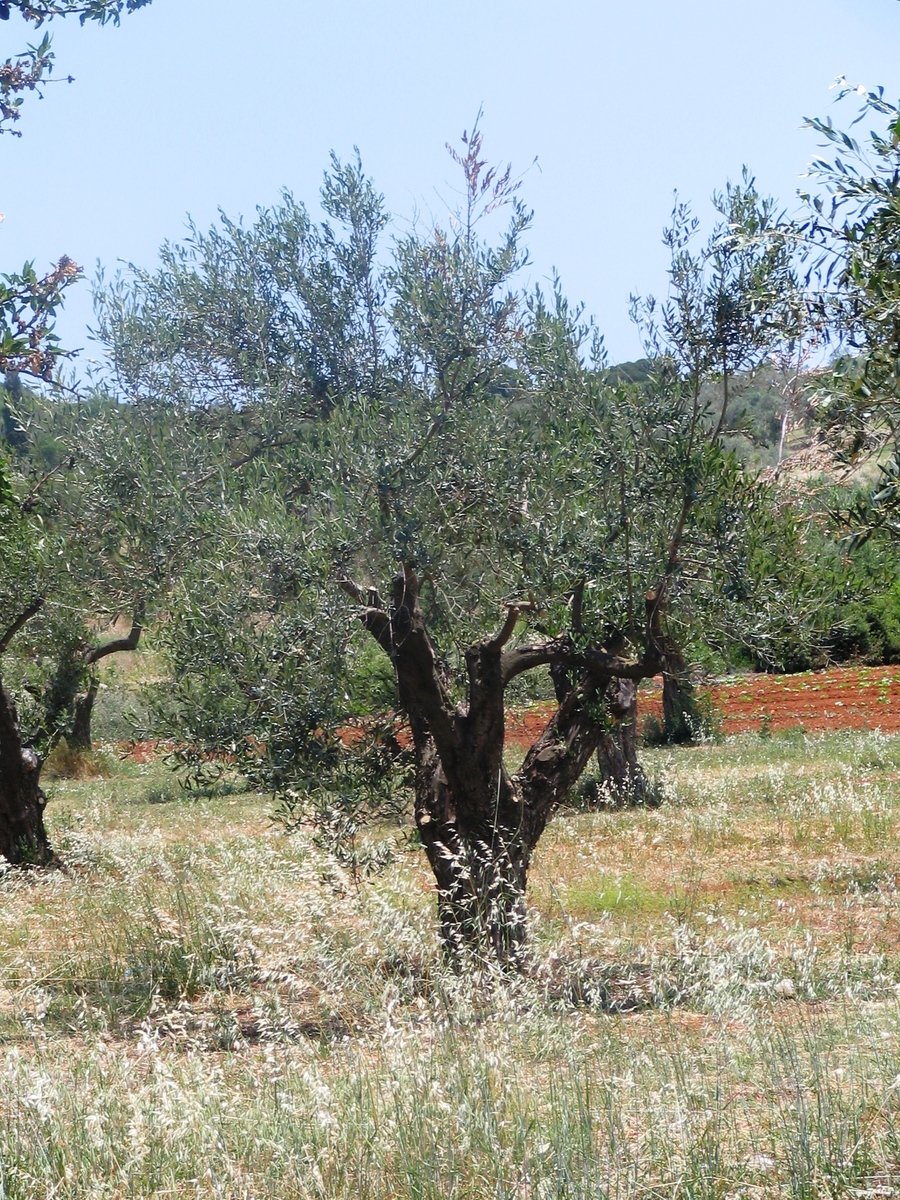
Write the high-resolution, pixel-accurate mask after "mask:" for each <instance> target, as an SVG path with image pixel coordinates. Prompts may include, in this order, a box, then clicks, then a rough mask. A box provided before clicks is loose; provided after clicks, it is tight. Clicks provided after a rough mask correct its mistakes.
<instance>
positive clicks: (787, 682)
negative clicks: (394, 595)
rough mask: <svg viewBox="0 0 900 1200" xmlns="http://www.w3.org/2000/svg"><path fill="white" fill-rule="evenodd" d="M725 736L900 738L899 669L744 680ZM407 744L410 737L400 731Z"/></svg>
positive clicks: (136, 756) (133, 751)
mask: <svg viewBox="0 0 900 1200" xmlns="http://www.w3.org/2000/svg"><path fill="white" fill-rule="evenodd" d="M706 691H707V692H708V693H709V696H710V698H711V701H712V706H713V710H714V712H715V713H717V714H718V716H719V717H720V719H721V721H722V728H723V730H724V732H725V733H746V732H753V733H758V732H759V731H760V730H761V729H768V730H770V731H771V732H773V733H775V732H777V731H779V730H784V729H803V730H806V732H807V733H823V732H827V731H830V730H831V731H833V730H839V729H880V730H881V731H882V732H883V733H900V666H891V667H837V668H834V669H832V670H830V671H807V672H805V673H804V674H802V675H740V676H737V677H736V678H732V679H730V680H727V681H726V682H723V683H714V684H712V685H711V686H710V687H709V688H707V689H706ZM551 711H552V708H551V706H549V705H535V706H534V707H533V708H528V709H525V710H524V711H521V712H511V713H509V714H508V715H507V724H506V741H507V743H508V744H511V745H517V746H521V747H523V748H525V747H528V746H530V745H531V744H532V742H533V741H534V740H535V738H537V736H538V735H539V734H540V733H541V731H542V730H543V728H544V726H545V725H546V723H547V720H548V719H549V717H550V713H551ZM649 716H655V717H656V718H657V719H658V720H661V718H662V680H661V679H651V680H648V681H647V682H645V683H643V684H642V685H641V690H640V692H639V694H638V723H639V725H642V724H643V722H644V720H645V719H646V718H647V717H649ZM363 726H364V723H363V722H355V723H354V724H353V725H349V726H348V727H347V729H346V730H344V731H343V732H342V736H343V737H344V740H345V741H346V742H348V743H352V742H353V741H355V740H356V739H358V738H359V737H361V736H362V731H363ZM396 734H397V738H398V741H399V742H400V743H401V745H405V744H407V741H408V738H409V734H408V732H407V731H406V730H405V729H404V728H402V727H399V728H398V729H397V730H396ZM164 749H166V747H164V746H162V745H161V744H160V743H158V742H133V743H129V744H128V745H127V746H124V747H122V750H123V754H124V755H125V756H127V757H130V758H132V759H133V760H134V761H136V762H147V761H148V760H149V759H152V758H155V757H156V756H157V755H158V754H160V753H161V752H162V751H163V750H164Z"/></svg>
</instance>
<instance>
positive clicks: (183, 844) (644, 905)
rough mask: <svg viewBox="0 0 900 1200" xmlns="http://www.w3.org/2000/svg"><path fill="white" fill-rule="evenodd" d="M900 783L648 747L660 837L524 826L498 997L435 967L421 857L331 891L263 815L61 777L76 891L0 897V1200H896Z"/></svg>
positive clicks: (628, 824) (579, 822)
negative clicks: (515, 911)
mask: <svg viewBox="0 0 900 1200" xmlns="http://www.w3.org/2000/svg"><path fill="white" fill-rule="evenodd" d="M898 767H900V741H898V740H897V739H893V740H892V739H889V738H885V737H882V736H879V735H852V736H834V737H828V738H819V739H813V738H801V737H794V738H791V739H779V738H775V739H771V740H769V741H766V742H762V741H759V740H758V739H755V738H744V739H738V740H735V741H732V742H729V743H726V744H725V745H723V746H710V747H701V748H699V749H697V750H687V751H679V752H657V754H656V755H655V756H653V758H652V769H653V770H655V771H656V772H657V773H658V774H659V776H660V778H661V781H662V784H663V786H664V788H665V791H666V795H667V798H668V799H667V803H666V804H665V805H664V806H663V807H662V808H661V809H659V810H655V811H647V812H633V813H625V814H612V813H572V814H564V815H562V816H561V817H560V818H559V819H558V820H557V821H556V822H555V823H554V824H553V826H552V827H551V829H550V830H549V831H548V833H547V835H546V839H545V841H544V843H543V844H542V846H541V848H540V852H539V855H538V858H537V861H536V863H535V867H534V872H533V879H532V896H531V898H532V903H533V915H534V924H535V945H536V966H535V970H534V971H533V973H532V977H531V978H529V979H525V980H517V981H512V982H510V981H503V980H498V979H491V978H490V977H489V976H487V975H484V974H483V973H482V975H481V977H480V978H479V979H477V980H474V979H460V978H456V977H454V976H452V975H448V974H447V973H446V972H445V971H444V970H443V968H442V967H441V964H440V961H439V956H438V954H437V948H436V944H435V932H434V917H433V911H432V910H433V900H432V895H431V883H430V879H429V877H428V875H427V872H426V871H425V869H424V868H423V864H422V862H421V859H420V857H419V855H418V853H417V852H416V851H415V850H406V849H403V848H402V846H400V847H398V851H397V857H396V859H395V863H394V865H393V867H391V869H390V871H389V873H388V874H386V875H384V876H382V877H381V878H380V879H378V880H376V881H375V882H374V883H373V884H371V885H368V886H366V887H363V888H362V889H361V890H360V891H357V890H356V889H355V888H354V887H353V886H352V884H351V882H350V881H348V880H346V879H345V878H343V877H342V876H341V873H340V871H339V870H338V869H337V868H336V867H335V866H334V864H331V863H329V862H328V861H327V860H326V859H325V858H323V856H322V855H321V853H320V852H319V851H318V850H316V849H315V847H314V846H313V844H312V842H311V841H310V839H309V838H308V837H306V836H305V835H304V834H302V833H301V834H296V835H291V836H288V835H286V834H285V833H283V832H282V831H281V830H280V829H278V828H277V827H276V826H273V825H272V824H271V822H270V821H269V819H268V807H267V804H266V802H265V801H264V800H263V799H261V798H259V797H255V796H248V795H241V794H222V795H214V796H205V797H199V798H196V797H195V798H189V797H186V796H183V795H182V794H180V793H179V792H178V791H177V790H173V787H172V784H171V781H170V780H169V778H168V777H167V776H166V775H165V773H164V769H163V768H162V767H161V766H160V765H159V764H148V765H146V766H143V767H139V766H137V765H135V764H123V765H121V766H120V768H119V770H118V772H117V773H116V774H115V775H114V776H113V777H111V778H108V779H90V780H80V781H72V782H69V783H66V784H61V783H60V784H54V788H53V796H54V799H53V803H52V805H51V807H50V809H48V815H49V816H50V819H51V826H52V829H53V833H54V836H55V839H56V841H57V843H58V844H59V846H60V848H61V849H62V850H63V852H64V853H65V855H66V858H67V860H68V862H69V864H70V871H69V873H68V874H67V875H60V874H56V875H53V876H48V877H44V878H38V879H34V878H31V879H17V878H12V877H11V876H7V877H6V878H5V879H3V880H2V881H0V889H2V895H3V904H2V907H0V967H2V974H0V1039H2V1042H3V1059H2V1063H0V1110H2V1112H3V1113H4V1115H5V1120H2V1121H0V1196H2V1197H23V1198H24V1197H28V1198H29V1200H32V1198H33V1197H37V1196H45V1195H47V1196H49V1195H53V1196H60V1197H101V1196H102V1197H120V1196H121V1197H125V1196H172V1197H195V1196H203V1197H206V1196H209V1197H214V1196H221V1197H228V1198H229V1200H231V1198H233V1197H259V1196H272V1197H301V1196H302V1197H307V1196H320V1197H323V1198H325V1197H328V1198H329V1200H332V1198H340V1197H344V1196H346V1197H350V1196H362V1197H372V1198H375V1197H379V1198H381V1197H407V1196H416V1197H435V1198H437V1197H440V1198H441V1200H445V1198H447V1197H471V1198H473V1200H474V1198H475V1197H479V1198H480V1197H498V1198H499V1197H504V1198H506V1197H508V1198H510V1200H512V1198H516V1200H519V1198H522V1200H525V1198H529V1200H531V1198H533V1197H534V1198H537V1197H547V1198H549V1197H578V1198H581V1197H584V1198H585V1200H587V1198H588V1197H591V1198H601V1197H607V1198H612V1197H616V1198H617V1200H625V1198H626V1197H627V1198H632V1197H633V1198H634V1200H637V1198H638V1197H641V1198H647V1197H649V1198H651V1200H653V1198H656V1200H663V1198H670V1197H671V1198H673V1200H674V1198H675V1197H679V1198H684V1197H691V1198H704V1200H705V1198H709V1200H712V1198H725V1197H732V1198H734V1200H737V1198H738V1197H743V1198H744V1200H753V1198H758V1200H765V1198H767V1197H782V1196H783V1197H798V1198H801V1197H809V1198H813V1197H854V1198H862V1197H871V1198H873V1200H874V1198H875V1197H889V1196H893V1195H897V1194H900V1060H898V1050H897V1048H898V1045H900V1004H898V1001H900V955H898V945H900V903H898V888H897V881H898V871H900V861H898V853H897V845H898V840H900V839H898V837H897V834H898V819H900V803H898V799H900V784H898V774H900V771H898ZM372 836H373V837H375V838H392V837H394V836H395V831H393V830H390V829H381V830H376V831H373V833H372Z"/></svg>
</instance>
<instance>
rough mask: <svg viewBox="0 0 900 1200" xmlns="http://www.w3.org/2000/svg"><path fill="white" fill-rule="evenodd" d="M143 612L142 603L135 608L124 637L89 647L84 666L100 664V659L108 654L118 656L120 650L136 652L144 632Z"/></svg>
mask: <svg viewBox="0 0 900 1200" xmlns="http://www.w3.org/2000/svg"><path fill="white" fill-rule="evenodd" d="M144 610H145V606H144V603H143V601H142V602H141V603H140V604H138V605H137V606H136V607H135V610H134V617H133V618H132V621H131V629H130V630H129V631H128V633H127V634H126V635H125V637H120V638H111V639H110V640H109V641H108V642H101V643H100V645H99V646H91V648H90V649H89V650H87V651H85V655H84V661H85V663H86V665H87V666H89V667H90V666H92V665H93V664H94V663H97V662H100V660H101V659H102V658H106V657H107V656H108V655H110V654H118V653H119V652H120V651H121V650H137V648H138V642H139V641H140V640H141V634H142V633H143V632H144Z"/></svg>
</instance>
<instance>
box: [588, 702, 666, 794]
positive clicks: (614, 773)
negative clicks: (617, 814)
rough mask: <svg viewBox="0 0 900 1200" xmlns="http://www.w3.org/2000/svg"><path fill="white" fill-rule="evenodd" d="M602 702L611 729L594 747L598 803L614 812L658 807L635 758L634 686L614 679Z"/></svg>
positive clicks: (636, 757)
mask: <svg viewBox="0 0 900 1200" xmlns="http://www.w3.org/2000/svg"><path fill="white" fill-rule="evenodd" d="M605 700H606V707H607V711H608V713H609V718H610V726H611V727H610V728H608V729H606V730H604V732H603V735H602V737H601V738H600V744H599V746H598V747H597V766H598V768H599V772H600V782H599V787H598V794H597V800H598V802H599V803H601V804H608V805H610V806H612V807H613V808H631V807H639V806H641V805H653V804H657V803H658V797H657V795H656V792H655V790H654V788H653V786H652V784H651V783H650V780H649V779H648V778H647V773H646V772H645V770H644V768H643V767H642V766H641V764H640V762H639V761H638V756H637V719H638V711H637V683H636V682H635V681H634V680H633V679H613V680H612V682H611V683H610V685H609V687H608V688H607V689H606V695H605Z"/></svg>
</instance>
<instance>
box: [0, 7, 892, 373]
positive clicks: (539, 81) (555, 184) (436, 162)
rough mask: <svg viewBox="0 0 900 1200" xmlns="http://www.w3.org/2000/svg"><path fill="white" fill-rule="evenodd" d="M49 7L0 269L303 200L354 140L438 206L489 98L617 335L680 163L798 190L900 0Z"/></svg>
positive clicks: (556, 244)
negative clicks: (121, 15) (840, 79)
mask: <svg viewBox="0 0 900 1200" xmlns="http://www.w3.org/2000/svg"><path fill="white" fill-rule="evenodd" d="M52 28H53V29H54V30H55V33H54V46H55V50H56V53H57V61H58V67H57V70H58V73H59V74H60V75H65V74H72V75H74V76H75V77H76V82H75V83H73V84H72V85H67V84H65V83H56V84H54V85H53V86H51V87H49V88H48V89H47V94H46V98H45V99H44V100H43V101H38V100H37V99H29V100H27V101H26V105H25V109H24V115H23V119H22V121H21V124H20V127H21V129H22V131H23V134H24V136H23V137H22V138H21V139H18V138H17V139H14V138H11V137H9V136H3V137H2V138H0V154H2V163H3V170H2V172H0V211H2V212H3V213H4V214H5V221H4V222H3V224H2V225H0V269H2V270H15V269H18V268H19V267H20V266H21V264H22V262H23V261H24V260H25V259H33V260H35V265H36V267H38V268H42V267H45V266H48V265H49V264H50V263H51V262H52V261H54V260H55V259H57V258H58V257H59V256H60V255H61V254H63V253H66V254H69V255H70V256H71V257H72V258H74V259H75V260H76V261H77V262H79V263H80V264H81V265H82V266H83V267H84V268H85V269H86V271H87V273H88V275H89V277H92V276H93V274H94V269H95V264H96V262H97V261H98V260H99V261H100V262H102V263H103V264H104V265H105V266H106V267H107V269H110V268H114V267H115V265H116V263H117V261H119V260H125V261H132V262H135V263H137V264H139V265H142V266H149V265H152V263H153V262H154V260H155V255H156V250H157V248H158V246H159V244H160V242H161V241H163V240H164V239H176V240H177V239H178V238H180V237H181V236H182V234H183V232H184V218H185V214H186V213H191V214H192V215H193V216H194V217H195V218H196V219H197V220H198V221H199V222H200V223H201V224H207V223H209V222H211V221H213V220H214V219H215V216H216V212H217V209H219V208H220V207H221V208H222V209H224V210H225V211H226V212H228V213H229V214H230V215H232V216H235V215H237V214H240V213H245V214H252V212H253V209H254V208H255V207H256V206H257V205H259V204H262V205H266V204H270V203H273V202H275V201H277V199H278V196H279V193H280V191H281V189H282V188H283V187H287V188H290V189H291V190H292V191H293V192H294V194H295V195H296V196H297V197H298V198H300V199H305V200H310V201H314V200H315V196H316V193H317V190H318V186H319V181H320V179H321V174H322V170H323V168H324V166H325V164H326V162H327V159H328V153H329V151H330V150H331V149H334V150H335V151H337V153H338V154H339V155H341V156H346V155H348V154H350V153H351V152H352V149H353V146H354V145H357V146H359V148H360V151H361V153H362V157H363V162H364V165H365V166H366V168H367V169H368V171H369V172H370V174H371V175H372V176H373V177H374V179H375V181H376V183H377V185H378V186H379V187H380V189H381V190H382V191H383V192H384V193H385V195H386V197H387V201H388V204H389V206H390V208H391V210H392V212H394V213H395V214H396V215H397V216H398V218H401V219H402V218H408V217H409V216H411V215H412V214H413V213H414V212H415V211H416V210H418V211H419V212H420V213H425V214H427V213H429V212H434V213H436V214H440V213H441V212H442V211H443V206H444V202H445V200H447V199H452V196H453V187H454V186H455V180H454V176H453V167H452V164H451V163H450V161H449V159H448V157H447V154H446V151H445V149H444V143H445V142H446V141H448V140H455V139H456V138H457V137H458V135H459V134H460V133H461V132H462V130H463V129H464V128H465V127H467V126H470V125H471V122H472V118H473V116H474V114H475V113H476V112H477V110H478V108H479V106H483V108H484V114H485V115H484V120H483V126H482V127H483V129H484V132H485V148H486V150H487V152H488V154H489V156H490V157H492V158H496V159H497V160H503V161H504V162H505V161H511V162H512V164H513V166H514V168H515V169H517V170H521V171H525V172H526V175H525V182H524V196H525V199H526V200H527V202H528V203H529V205H530V206H531V207H533V208H534V210H535V222H534V229H533V233H532V235H531V238H530V245H531V253H532V259H533V264H534V265H533V268H532V274H533V276H534V278H542V277H544V276H549V274H550V272H551V270H552V268H553V267H557V268H558V269H559V271H560V273H561V275H562V277H563V281H564V285H565V288H566V291H567V292H568V294H569V295H570V296H572V297H573V298H580V299H583V300H584V302H585V303H586V305H587V307H588V309H589V311H590V312H592V313H593V314H594V315H595V316H596V318H597V320H598V322H599V325H600V327H601V329H602V330H603V331H604V333H605V336H606V341H607V346H608V348H609V351H610V355H611V358H612V359H613V360H614V361H616V360H622V359H626V358H633V357H637V356H638V354H639V353H640V347H639V343H638V339H637V336H636V334H635V333H634V331H633V330H632V329H631V326H630V325H629V322H628V317H627V305H628V295H629V293H630V292H632V291H639V292H644V293H646V292H650V291H652V292H655V293H656V294H660V293H662V292H664V290H665V268H666V258H665V251H664V249H663V246H662V245H661V242H660V233H661V230H662V228H663V226H664V224H665V222H666V219H667V215H668V213H669V211H670V209H671V204H672V193H673V189H675V188H677V189H678V190H679V192H680V194H681V195H682V196H683V197H684V198H687V199H691V200H693V201H695V202H697V207H698V210H700V211H705V201H706V200H707V199H708V197H709V195H710V193H711V192H712V191H713V190H714V189H715V188H719V187H721V186H722V185H723V184H724V182H725V181H726V180H727V179H729V178H736V177H737V176H738V174H739V172H740V169H741V166H742V164H743V163H747V164H748V165H749V166H750V167H751V168H752V169H753V171H754V172H755V173H756V176H757V179H758V181H759V184H760V186H761V188H762V189H763V190H765V191H767V192H770V193H772V194H774V195H776V196H778V197H779V198H782V199H783V200H784V201H785V203H786V204H790V203H791V202H792V198H793V197H794V195H795V193H796V190H797V188H798V186H799V185H800V184H801V176H802V173H803V171H804V170H805V168H806V165H807V163H808V162H809V160H810V158H811V157H812V156H813V155H814V153H815V149H816V144H815V139H814V137H813V136H812V135H811V134H810V132H809V131H805V130H803V129H802V119H803V117H804V116H813V115H816V116H819V115H825V114H828V113H830V112H831V113H832V115H833V116H834V118H835V120H836V121H840V120H844V121H846V122H849V120H850V119H851V117H852V116H853V115H855V113H854V111H853V110H852V108H851V107H849V106H848V105H847V103H846V102H845V104H844V105H842V106H841V108H838V109H837V110H834V111H833V99H834V94H833V93H832V92H829V90H828V88H829V84H830V83H831V82H832V81H833V80H834V79H835V78H836V77H837V76H838V75H841V74H844V75H846V76H847V77H848V79H850V80H851V81H853V82H854V83H857V82H861V83H863V84H865V85H867V86H875V85H877V84H882V85H884V87H885V89H886V91H887V92H888V93H889V95H890V96H891V97H892V98H896V97H897V96H898V95H900V4H898V2H897V0H818V2H814V0H755V2H754V3H752V4H751V3H746V2H744V3H741V2H740V0H684V2H683V3H681V4H675V3H670V2H669V0H631V2H630V3H622V2H620V0H615V2H612V0H593V3H591V2H589V0H557V3H556V4H555V5H551V4H550V3H548V2H547V0H479V2H477V3H476V2H475V0H444V2H443V3H439V2H437V0H430V2H429V0H417V2H413V0H382V2H380V3H379V2H377V0H369V2H365V0H329V2H328V3H323V2H322V0H319V2H318V3H316V2H314V0H251V2H246V0H154V3H153V4H151V6H150V7H149V8H146V9H142V10H141V11H140V12H138V13H136V14H134V15H132V16H130V17H127V18H125V19H124V20H123V22H122V25H121V27H120V28H119V29H115V28H113V27H111V26H110V27H106V28H103V29H100V28H95V27H90V26H89V27H85V28H83V29H82V28H80V27H79V26H78V25H77V23H72V22H71V20H70V21H66V22H63V21H58V22H54V23H53V27H52ZM0 35H2V38H3V45H2V46H0V50H2V52H3V53H2V57H5V56H6V55H7V54H8V53H13V52H15V51H17V50H18V49H20V48H21V47H22V45H23V44H24V43H25V42H26V41H27V40H34V34H33V32H32V33H31V34H30V35H29V32H28V29H27V28H26V26H25V25H24V23H23V22H22V21H21V20H20V19H19V18H18V16H17V15H16V14H15V13H14V14H13V16H12V18H11V19H10V21H9V22H5V23H3V25H2V26H0ZM842 109H843V111H842ZM535 157H537V159H538V161H539V166H538V167H531V168H530V169H529V164H531V163H532V160H533V159H534V158H535ZM90 319H91V301H90V286H89V284H88V283H84V284H82V285H80V288H79V294H78V295H74V294H73V295H72V299H71V301H70V303H69V305H68V310H67V313H66V315H65V316H64V317H63V318H62V320H61V321H60V324H59V331H60V332H61V333H62V334H63V335H64V337H65V339H66V343H67V344H68V345H85V346H86V352H87V353H88V354H96V353H97V351H96V349H93V350H92V349H91V347H90V343H89V342H88V341H87V335H86V332H85V330H86V326H87V324H89V322H90Z"/></svg>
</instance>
